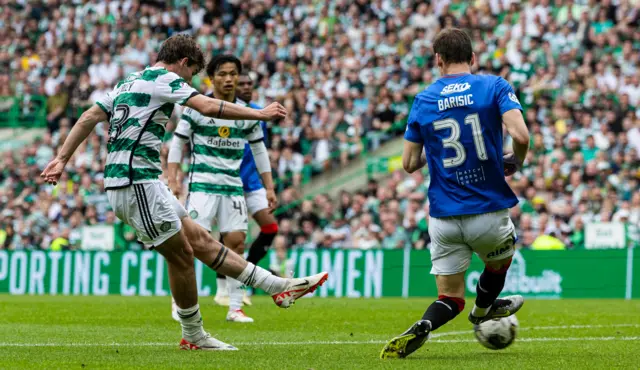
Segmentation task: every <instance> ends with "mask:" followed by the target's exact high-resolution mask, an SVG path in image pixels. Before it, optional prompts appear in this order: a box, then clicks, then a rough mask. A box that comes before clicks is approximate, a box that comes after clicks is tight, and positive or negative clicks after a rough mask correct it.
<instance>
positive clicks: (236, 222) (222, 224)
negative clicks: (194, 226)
mask: <svg viewBox="0 0 640 370" xmlns="http://www.w3.org/2000/svg"><path fill="white" fill-rule="evenodd" d="M218 198H219V204H218V210H217V216H216V218H217V220H218V227H219V228H220V233H221V235H222V240H223V242H224V245H225V246H226V247H227V248H229V249H230V250H231V251H233V252H235V253H236V254H238V255H239V256H244V240H245V238H246V235H247V234H246V232H247V227H248V218H247V207H246V205H245V201H244V196H218ZM225 280H226V282H227V290H228V291H229V311H228V313H227V321H233V322H243V323H249V322H253V319H252V318H250V317H248V316H247V315H246V314H245V312H244V311H243V310H242V298H243V297H244V292H245V288H244V284H243V283H242V282H240V281H238V280H237V279H233V278H230V277H227V278H226V279H225Z"/></svg>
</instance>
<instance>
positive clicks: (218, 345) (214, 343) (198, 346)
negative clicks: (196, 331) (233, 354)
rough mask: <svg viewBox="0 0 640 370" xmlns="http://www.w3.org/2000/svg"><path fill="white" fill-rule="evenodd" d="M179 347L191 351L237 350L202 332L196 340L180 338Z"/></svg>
mask: <svg viewBox="0 0 640 370" xmlns="http://www.w3.org/2000/svg"><path fill="white" fill-rule="evenodd" d="M180 349H182V350H187V351H193V350H202V351H237V350H238V349H237V348H236V347H234V346H232V345H230V344H227V343H225V342H223V341H221V340H217V339H216V338H214V337H212V336H211V334H209V333H204V336H203V337H202V338H200V339H199V340H197V341H194V342H189V341H188V340H186V339H184V338H182V340H181V341H180Z"/></svg>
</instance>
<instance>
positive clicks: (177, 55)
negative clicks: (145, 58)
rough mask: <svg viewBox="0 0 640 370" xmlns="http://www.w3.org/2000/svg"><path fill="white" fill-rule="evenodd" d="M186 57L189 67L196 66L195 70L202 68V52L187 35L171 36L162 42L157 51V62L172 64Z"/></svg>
mask: <svg viewBox="0 0 640 370" xmlns="http://www.w3.org/2000/svg"><path fill="white" fill-rule="evenodd" d="M183 58H187V59H188V62H187V65H188V66H189V67H192V66H194V65H195V66H197V70H196V73H197V72H200V71H201V70H202V68H204V54H203V53H202V50H201V49H200V46H199V45H198V43H197V42H196V40H195V39H194V38H193V37H191V36H188V35H183V34H180V35H175V36H171V37H169V38H168V39H166V40H165V42H163V43H162V46H160V51H159V52H158V58H157V61H158V62H163V63H166V64H174V63H177V62H178V61H179V60H181V59H183Z"/></svg>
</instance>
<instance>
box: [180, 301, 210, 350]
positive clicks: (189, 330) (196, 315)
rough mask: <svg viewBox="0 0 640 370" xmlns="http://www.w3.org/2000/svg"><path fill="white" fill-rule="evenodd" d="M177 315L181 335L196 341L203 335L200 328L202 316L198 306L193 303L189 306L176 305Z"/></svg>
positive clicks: (202, 330)
mask: <svg viewBox="0 0 640 370" xmlns="http://www.w3.org/2000/svg"><path fill="white" fill-rule="evenodd" d="M178 317H180V325H182V337H183V338H184V339H186V340H188V341H189V342H192V343H193V342H196V341H198V340H199V339H200V338H202V337H203V336H204V335H205V332H204V329H203V328H202V316H201V315H200V306H199V305H197V304H196V305H195V306H193V307H190V308H180V307H178Z"/></svg>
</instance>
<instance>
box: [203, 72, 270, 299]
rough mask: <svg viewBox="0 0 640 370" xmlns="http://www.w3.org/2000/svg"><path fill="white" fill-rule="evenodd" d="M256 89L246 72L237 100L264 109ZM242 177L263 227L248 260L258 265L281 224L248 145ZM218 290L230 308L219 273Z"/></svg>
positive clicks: (254, 214) (255, 216)
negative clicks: (255, 95) (255, 99)
mask: <svg viewBox="0 0 640 370" xmlns="http://www.w3.org/2000/svg"><path fill="white" fill-rule="evenodd" d="M253 87H254V82H253V80H252V79H251V76H249V73H248V72H246V71H242V72H241V73H240V76H239V77H238V87H237V89H236V97H237V98H238V99H240V100H242V101H244V102H245V103H247V104H248V105H249V107H251V108H254V109H260V107H259V106H258V105H256V104H255V103H252V102H251V95H253ZM260 125H261V126H262V132H263V134H264V140H265V145H267V140H268V139H267V134H268V132H267V124H266V123H265V122H264V121H262V122H260ZM240 177H241V178H242V185H243V188H244V197H245V199H246V201H247V210H248V212H249V214H250V215H251V216H252V217H253V219H254V220H256V222H257V223H258V225H259V226H260V234H258V237H257V238H256V240H255V241H254V242H253V244H252V245H251V248H250V249H249V254H248V255H247V261H250V262H251V263H255V264H257V263H258V262H260V260H261V259H262V258H264V256H266V255H267V252H268V250H269V247H270V246H271V243H272V242H273V239H274V238H275V237H276V234H277V233H278V223H277V221H276V219H275V217H274V216H273V214H272V212H273V210H272V209H269V203H268V202H267V196H266V191H265V189H264V186H263V185H262V181H261V180H260V174H259V173H258V169H257V168H256V163H255V161H254V160H253V155H251V149H250V148H249V144H246V146H245V149H244V157H243V158H242V164H241V165H240ZM217 287H218V288H217V290H216V296H215V298H214V300H215V302H216V303H218V304H220V305H223V306H226V305H228V304H229V295H228V293H227V289H226V277H225V276H224V275H222V274H217ZM243 302H244V303H245V304H248V305H250V304H251V299H250V298H249V296H247V295H245V297H244V299H243Z"/></svg>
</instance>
